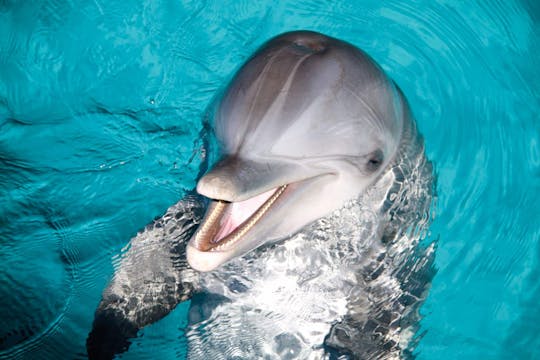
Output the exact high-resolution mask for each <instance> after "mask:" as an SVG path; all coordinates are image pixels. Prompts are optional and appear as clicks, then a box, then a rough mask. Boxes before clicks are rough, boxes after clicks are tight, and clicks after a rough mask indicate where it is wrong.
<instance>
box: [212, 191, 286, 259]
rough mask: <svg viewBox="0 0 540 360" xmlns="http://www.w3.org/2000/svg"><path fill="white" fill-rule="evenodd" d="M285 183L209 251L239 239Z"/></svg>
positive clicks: (253, 224) (260, 215)
mask: <svg viewBox="0 0 540 360" xmlns="http://www.w3.org/2000/svg"><path fill="white" fill-rule="evenodd" d="M286 188H287V185H282V186H280V187H279V188H277V189H276V191H275V192H274V193H273V194H272V196H270V198H268V200H266V201H265V202H264V204H262V205H261V207H260V208H258V209H257V211H255V212H254V213H253V215H251V216H250V217H249V218H248V219H247V220H246V221H244V222H243V223H242V224H241V225H240V226H239V227H238V228H236V229H235V230H234V231H233V232H231V233H230V234H229V235H227V236H226V237H225V238H223V239H221V240H220V241H219V245H218V246H216V247H213V248H211V249H210V251H223V250H225V248H226V247H229V246H231V245H232V244H234V243H235V242H237V241H238V240H240V239H241V238H242V237H243V236H244V235H245V234H246V233H247V232H248V231H249V230H250V229H251V228H252V227H253V226H255V224H256V223H257V222H258V221H259V220H260V219H261V218H262V217H263V216H264V214H266V212H267V211H268V210H269V209H270V207H272V205H273V204H274V203H275V202H276V200H277V199H278V198H279V197H280V196H281V194H283V192H284V191H285V189H286Z"/></svg>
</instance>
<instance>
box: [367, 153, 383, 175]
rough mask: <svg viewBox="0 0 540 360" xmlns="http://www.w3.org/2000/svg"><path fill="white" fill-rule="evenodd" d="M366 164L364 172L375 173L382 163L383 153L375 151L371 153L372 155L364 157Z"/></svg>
mask: <svg viewBox="0 0 540 360" xmlns="http://www.w3.org/2000/svg"><path fill="white" fill-rule="evenodd" d="M366 159H367V163H366V170H367V171H368V172H375V171H377V170H378V169H379V168H380V167H381V165H382V163H383V160H384V158H383V152H382V151H381V150H380V149H377V150H375V151H373V152H372V153H369V154H368V155H367V156H366Z"/></svg>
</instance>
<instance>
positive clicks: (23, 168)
mask: <svg viewBox="0 0 540 360" xmlns="http://www.w3.org/2000/svg"><path fill="white" fill-rule="evenodd" d="M295 29H311V30H316V31H321V32H324V33H326V34H329V35H332V36H335V37H338V38H341V39H344V40H347V41H349V42H352V43H353V44H355V45H357V46H359V47H361V48H362V49H364V50H365V51H367V52H368V53H369V54H371V55H372V56H373V57H374V58H375V59H376V60H377V61H378V62H379V63H380V64H381V65H382V66H383V68H384V69H385V70H386V71H387V72H388V73H389V74H390V76H391V77H392V78H394V79H395V80H396V81H397V82H398V84H399V85H400V87H401V88H402V89H403V91H404V93H405V94H406V95H407V97H408V98H409V100H410V102H411V106H412V109H413V111H414V113H415V114H416V118H417V122H418V126H419V129H420V131H421V132H422V133H423V134H424V137H425V142H426V148H427V155H428V157H429V158H430V159H431V160H432V161H433V162H434V164H435V168H436V173H437V177H438V180H437V193H438V198H437V202H436V204H435V212H436V218H435V220H434V222H433V224H432V226H431V232H430V239H432V240H435V241H437V244H438V249H437V257H436V267H437V275H436V276H435V278H434V280H433V283H432V288H431V291H430V295H429V297H428V299H427V301H426V303H425V305H424V306H423V309H422V312H423V314H424V319H423V320H422V324H421V334H422V336H423V338H422V340H421V342H420V344H419V346H418V348H417V349H416V354H417V359H434V358H437V359H540V335H539V334H540V305H538V300H537V299H538V298H540V285H539V284H540V283H539V281H538V278H539V276H540V244H539V240H540V221H539V215H540V212H539V210H538V209H539V208H540V119H539V115H538V114H539V113H540V112H539V110H540V84H539V81H540V57H539V56H538V54H540V5H539V3H538V2H536V1H535V0H529V1H525V0H523V1H521V2H517V1H502V0H501V1H495V0H494V1H478V2H470V1H468V2H462V1H442V0H439V1H412V2H411V1H386V2H384V4H381V2H380V1H356V2H352V1H334V2H328V3H326V2H322V1H296V2H293V1H282V2H279V4H275V3H274V2H273V1H267V2H257V3H256V2H250V1H220V2H218V1H215V2H202V1H183V2H178V1H170V2H169V1H146V2H135V1H124V2H117V3H112V4H110V3H108V2H105V1H102V0H95V1H91V2H69V1H60V0H55V1H46V2H37V1H34V2H26V3H23V2H20V3H16V2H14V1H11V2H10V1H2V2H0V35H1V36H0V299H1V302H0V358H2V359H64V358H65V359H74V358H85V347H84V344H85V338H86V336H87V334H88V331H89V330H90V328H91V323H92V319H93V313H94V310H95V308H96V306H97V304H98V301H99V299H100V296H101V291H102V290H103V288H104V287H105V286H106V284H107V282H108V281H109V279H110V277H111V275H112V272H113V264H114V263H115V261H116V260H117V259H118V256H119V254H120V251H121V249H122V247H123V246H124V245H125V244H126V243H127V242H128V240H129V239H130V238H131V237H132V236H133V235H134V234H135V233H136V232H137V230H140V229H141V228H142V227H143V226H144V225H146V224H147V223H149V222H150V221H151V220H152V219H153V218H154V217H156V216H159V215H160V214H162V213H163V212H164V211H165V209H166V208H167V207H168V206H170V205H171V204H173V203H175V202H176V201H177V200H178V199H179V198H181V197H182V195H183V194H184V193H185V192H186V191H187V190H189V189H191V188H193V186H194V184H195V181H196V178H197V175H198V172H199V168H200V165H201V162H202V160H203V158H204V157H205V156H206V155H207V154H205V153H204V150H203V148H202V145H203V144H202V140H201V131H203V129H202V125H201V124H202V119H203V117H204V113H205V109H206V107H207V106H208V104H209V103H210V102H211V100H212V97H213V96H214V95H215V93H216V91H218V90H219V88H220V87H221V86H223V85H224V84H225V83H226V82H227V79H228V78H229V76H230V75H231V73H232V72H233V71H234V70H235V68H237V67H238V66H239V65H240V64H241V63H242V62H243V61H244V60H245V59H246V57H248V56H249V55H250V54H251V53H252V52H253V51H254V50H255V49H256V48H257V47H258V46H259V45H260V44H262V43H263V42H264V41H265V40H267V39H268V38H270V37H272V36H274V35H276V34H278V33H280V32H283V31H288V30H295ZM186 311H187V304H182V305H181V306H179V307H178V308H177V309H176V310H175V311H174V312H173V313H171V314H170V315H169V316H168V317H166V318H165V319H163V320H161V321H159V322H157V323H156V324H154V325H152V326H150V327H148V328H147V329H145V330H144V332H143V335H142V336H141V337H140V338H138V339H137V340H135V343H134V344H133V345H132V347H131V348H130V351H129V352H128V353H126V354H124V355H122V356H121V358H123V359H150V358H159V359H174V358H182V357H183V355H184V353H185V346H186V342H185V339H184V337H183V328H184V326H185V324H186V321H187V319H186V318H187V315H186Z"/></svg>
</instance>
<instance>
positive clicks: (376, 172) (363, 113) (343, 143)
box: [87, 31, 432, 358]
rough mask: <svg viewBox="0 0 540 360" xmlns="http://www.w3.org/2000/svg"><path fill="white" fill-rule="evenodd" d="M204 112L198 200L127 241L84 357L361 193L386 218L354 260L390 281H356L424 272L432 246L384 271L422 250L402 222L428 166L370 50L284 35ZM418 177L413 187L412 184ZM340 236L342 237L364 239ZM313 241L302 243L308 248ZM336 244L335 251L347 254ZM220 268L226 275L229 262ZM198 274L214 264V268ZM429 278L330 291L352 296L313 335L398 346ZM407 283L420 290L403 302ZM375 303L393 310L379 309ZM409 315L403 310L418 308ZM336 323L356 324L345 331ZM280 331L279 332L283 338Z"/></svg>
mask: <svg viewBox="0 0 540 360" xmlns="http://www.w3.org/2000/svg"><path fill="white" fill-rule="evenodd" d="M211 112H212V114H213V121H214V122H213V128H214V130H215V135H216V138H217V140H218V142H219V144H220V146H221V150H222V157H221V159H220V160H219V161H218V162H217V163H216V164H215V165H214V166H213V167H212V168H211V170H210V171H208V172H207V173H206V174H205V175H204V176H202V177H201V178H200V180H199V182H198V183H197V189H196V190H197V193H198V194H200V195H202V196H203V197H204V198H206V200H204V199H202V198H201V197H200V195H196V194H194V195H190V196H188V197H186V198H185V199H184V200H182V201H180V202H179V203H178V204H176V205H175V206H173V207H171V208H170V209H169V210H168V211H167V213H166V214H165V215H164V216H163V217H162V218H161V219H159V220H157V221H156V222H154V223H153V224H151V225H149V226H148V227H147V228H146V229H145V230H144V231H142V232H141V233H139V234H138V235H137V236H136V237H135V238H134V239H133V240H132V241H131V248H130V250H129V251H127V252H126V254H124V257H123V259H122V262H121V264H120V267H119V268H118V269H117V270H116V273H115V276H114V278H113V280H112V281H111V284H110V285H109V286H108V288H107V289H106V290H105V292H104V295H103V299H102V301H101V303H100V305H99V307H98V310H97V311H96V317H95V320H94V324H93V329H92V332H91V333H90V335H89V338H88V340H87V348H88V352H89V355H90V357H91V358H110V357H112V356H113V355H114V354H115V353H119V352H122V351H125V350H126V349H127V346H128V345H129V341H128V339H129V338H132V337H135V336H136V334H137V331H138V329H140V328H142V327H143V326H145V325H147V324H149V323H152V322H154V321H157V320H158V319H159V318H161V317H163V316H165V315H166V314H167V313H168V312H169V311H171V310H172V309H173V308H174V307H175V306H176V305H177V304H178V303H179V302H180V301H184V300H186V299H188V298H190V297H191V296H192V295H193V294H195V293H196V292H199V291H202V292H204V291H207V292H216V291H214V290H215V289H216V288H219V287H221V285H220V283H219V281H224V280H219V281H217V280H216V279H217V278H219V279H224V278H225V277H224V276H221V275H220V274H221V273H220V271H221V270H220V269H222V268H224V267H226V266H228V264H229V263H230V262H235V261H236V263H235V265H234V266H233V269H237V268H242V265H241V259H242V258H243V257H244V256H247V255H248V254H254V253H255V254H256V253H263V252H264V253H265V254H264V255H263V256H267V253H268V252H269V251H271V250H269V247H271V246H274V245H275V244H280V242H281V241H282V240H284V239H290V238H291V237H293V236H294V235H295V234H298V233H299V232H302V231H304V230H305V229H307V228H308V227H309V226H311V225H310V224H313V223H314V222H316V221H317V220H318V219H323V218H326V219H335V217H334V218H332V215H331V214H335V211H337V210H339V209H342V208H343V207H344V206H345V205H346V204H348V203H349V202H350V201H353V202H354V201H356V200H357V199H359V198H362V196H364V197H366V198H369V199H372V200H369V201H371V203H369V201H367V200H365V199H364V200H363V201H364V207H363V208H362V209H364V208H365V207H366V205H365V204H367V203H369V204H371V205H369V206H370V207H371V210H370V211H371V212H373V213H375V214H378V217H379V218H380V220H377V225H376V226H374V228H375V230H374V234H376V235H377V239H378V240H377V241H376V242H373V246H372V247H373V248H377V249H379V250H377V251H374V250H373V251H371V252H365V254H366V255H365V257H366V261H365V263H364V264H363V265H360V264H353V265H351V266H349V267H348V269H349V270H350V269H353V270H354V271H355V274H357V275H358V278H357V281H358V282H361V283H362V284H363V286H364V288H363V289H364V291H367V289H371V291H374V292H377V293H380V294H382V293H385V294H386V292H387V291H390V288H389V286H390V285H388V284H389V283H390V282H389V281H386V282H382V283H381V284H382V285H381V284H379V285H377V286H375V285H373V284H375V283H374V282H373V281H375V280H374V279H375V277H373V276H372V273H371V272H369V273H370V275H369V279H371V280H366V279H367V278H366V279H364V278H362V279H363V280H361V275H360V274H363V273H364V272H366V271H368V270H366V269H368V268H369V269H372V268H376V269H377V271H378V275H377V276H379V275H380V273H382V272H383V270H381V268H383V269H387V270H384V271H387V272H388V276H390V277H393V278H392V279H393V280H392V281H393V282H392V284H394V282H395V283H396V284H400V283H410V282H411V279H412V278H415V276H416V277H418V278H421V277H423V276H424V275H425V273H427V272H429V271H428V270H429V269H430V266H431V257H430V258H427V257H426V259H427V260H425V261H423V262H422V265H417V266H416V267H411V266H409V267H407V269H409V270H407V271H401V272H399V274H398V272H396V271H392V270H391V266H397V265H396V264H398V263H399V264H401V265H400V266H404V267H405V265H404V264H406V263H407V261H408V260H407V256H405V255H403V254H405V253H406V251H409V252H410V253H411V254H415V255H414V256H413V255H411V256H412V257H415V258H419V257H422V254H424V255H426V254H428V252H429V251H428V252H424V253H422V254H420V255H419V254H418V253H416V252H414V251H413V250H411V249H413V248H414V247H415V246H416V244H417V243H418V236H416V238H415V237H414V236H411V235H410V234H405V233H404V232H403V231H401V230H400V228H402V227H411V224H413V223H415V222H417V221H419V220H418V216H412V215H410V214H412V213H413V212H415V211H417V212H420V213H422V212H426V211H427V210H426V209H429V206H430V201H431V188H432V185H431V172H432V170H431V165H430V164H429V162H428V161H427V160H426V159H425V157H424V151H423V143H422V139H421V137H420V136H419V135H418V133H417V131H416V126H415V124H414V121H413V118H412V115H411V113H410V110H409V107H408V104H407V101H406V99H405V98H404V96H403V94H402V92H401V90H400V89H399V88H398V87H397V85H396V84H395V83H394V82H393V81H392V80H391V79H390V78H389V77H388V76H387V75H386V74H385V73H384V71H383V70H382V69H381V68H380V66H379V65H377V64H376V63H375V61H374V60H373V59H371V58H370V57H369V56H368V55H367V54H366V53H364V52H363V51H361V50H359V49H358V48H356V47H354V46H353V45H351V44H348V43H346V42H343V41H340V40H337V39H334V38H331V37H328V36H325V35H322V34H319V33H315V32H310V31H296V32H290V33H285V34H282V35H280V36H277V37H275V38H273V39H272V40H270V41H268V42H267V43H266V44H264V45H263V46H262V47H261V48H260V49H259V50H258V51H257V52H256V53H255V54H254V55H253V56H252V57H251V58H250V59H249V60H248V61H247V62H246V63H245V64H244V65H243V66H242V67H241V68H240V69H239V70H238V72H237V73H236V75H235V76H234V78H233V79H232V81H231V82H230V84H229V85H228V87H227V88H226V89H225V90H224V92H223V94H222V96H221V97H220V99H219V101H217V102H216V103H215V104H214V107H213V108H212V109H211ZM411 184H413V185H411ZM415 186H416V187H417V190H418V191H413V190H411V189H414V187H415ZM407 187H411V189H408V190H407ZM396 189H397V190H396ZM404 189H405V190H404ZM396 193H400V194H401V195H399V196H396ZM365 194H368V195H365ZM373 194H375V195H373ZM418 194H420V195H418ZM373 199H376V200H373ZM207 202H209V203H208V206H207V209H206V214H205V215H204V216H202V213H203V211H204V210H203V206H204V204H206V203H207ZM411 202H417V203H418V204H419V205H418V208H417V209H414V208H412V207H411V206H410V203H411ZM404 204H407V206H405V205H404ZM405 208H407V209H406V210H405ZM356 209H357V210H358V208H356ZM411 209H412V210H411ZM358 211H360V210H358ZM428 218H429V216H428ZM336 222H337V221H336ZM413 225H414V224H413ZM424 225H425V224H424ZM325 226H326V225H325ZM336 227H337V225H336ZM325 229H326V230H327V231H332V230H329V229H330V228H329V227H328V226H327V227H325ZM302 239H304V238H303V237H302V238H301V239H300V240H298V241H303V240H302ZM389 239H390V240H389ZM392 239H393V240H392ZM397 239H401V240H397ZM404 239H405V240H404ZM340 241H341V240H340ZM346 241H347V244H349V245H350V244H354V243H357V242H362V241H363V239H357V238H347V239H346ZM400 241H401V243H400ZM397 243H399V246H397V247H396V248H395V249H394V248H392V246H394V245H395V244H397ZM272 244H274V245H272ZM366 244H368V243H367V242H366ZM369 244H372V243H369ZM302 246H304V245H302ZM317 246H318V245H317ZM315 247H316V246H315ZM369 247H371V245H370V246H367V245H366V248H369ZM143 248H144V250H143ZM263 248H264V249H265V250H264V251H262V250H256V249H263ZM310 251H311V250H306V251H304V254H303V256H305V257H307V258H309V257H310V256H311V255H312V254H310V253H309V252H310ZM314 251H315V250H314ZM308 253H309V254H308ZM387 253H391V254H392V255H388V256H386V254H387ZM383 255H384V256H383ZM250 256H251V255H250ZM269 256H270V255H269ZM340 256H341V258H337V259H345V258H346V256H345V255H341V254H340ZM411 256H409V257H411ZM186 259H187V263H188V264H189V266H188V265H187V263H186ZM238 259H240V260H239V261H240V265H238V261H237V260H238ZM370 259H371V260H370ZM250 261H252V260H250ZM335 261H341V260H335ZM360 262H362V261H358V263H360ZM383 263H384V264H385V265H384V266H382V265H381V264H383ZM264 264H265V263H264V262H261V263H260V264H259V265H257V266H262V267H264V266H266V265H264ZM143 267H144V268H143ZM246 268H247V266H246ZM340 269H341V268H340ZM293 270H294V269H293ZM338 270H339V269H338ZM226 271H227V276H229V275H230V274H231V271H232V270H230V269H227V270H226ZM234 271H236V270H234ZM240 271H241V270H240ZM336 271H337V270H336ZM339 271H341V270H339ZM339 271H337V272H336V274H338V275H337V276H338V277H339ZM343 271H345V270H343ZM370 271H371V270H370ZM373 271H375V270H373ZM292 272H294V271H292ZM206 273H208V274H212V273H215V274H216V276H214V277H213V278H212V280H208V279H210V278H208V277H206V278H205V274H206ZM259 273H260V271H259V272H257V271H255V272H254V274H259ZM290 273H291V270H290V269H289V270H288V272H287V274H290ZM253 276H256V275H253ZM355 276H356V275H355ZM205 279H206V280H205ZM404 279H407V280H406V281H405V280H404ZM216 281H217V282H216ZM339 281H341V280H338V282H339ZM347 281H349V280H347ZM349 282H350V281H349ZM349 282H345V281H344V282H343V283H344V284H345V283H349ZM236 283H238V281H236ZM418 283H422V284H423V285H422V286H420V285H418ZM426 283H427V281H425V280H418V281H417V282H416V283H415V284H417V285H415V287H414V289H412V290H411V289H407V288H406V287H405V286H402V285H395V284H394V285H392V288H391V289H393V290H392V291H394V292H396V293H397V292H399V294H398V295H399V296H397V295H396V296H397V297H395V298H394V296H390V297H387V300H386V301H385V300H380V302H379V303H376V304H375V303H374V304H371V305H369V306H367V305H365V302H362V301H360V300H359V298H358V297H354V298H351V295H350V294H352V293H353V291H352V290H350V291H348V292H345V291H344V292H343V293H341V292H338V293H336V294H337V295H336V296H341V297H342V298H344V299H345V300H346V303H347V304H348V305H346V306H344V307H343V309H345V310H336V313H339V312H340V311H341V315H339V316H336V317H335V318H328V319H325V320H324V322H325V324H327V325H325V326H326V327H325V329H327V330H325V331H327V333H328V335H327V337H326V338H323V339H321V338H320V336H319V338H317V339H318V340H315V342H317V341H319V342H320V343H321V346H322V343H323V342H324V343H325V345H326V346H327V348H326V350H325V351H327V352H328V351H330V352H331V349H334V350H335V351H339V353H338V355H339V354H347V355H348V356H350V357H352V358H364V357H368V358H369V357H370V356H375V357H377V356H379V355H380V354H381V353H383V352H385V351H386V353H387V354H396V353H401V352H402V351H403V349H404V347H406V346H405V345H403V343H399V341H398V340H396V339H395V338H394V337H391V336H390V335H389V334H391V333H392V334H394V333H398V330H396V329H399V328H400V326H403V325H399V321H401V320H402V319H405V318H406V316H405V314H414V313H415V311H414V310H417V308H418V306H419V304H420V303H421V300H422V299H423V295H422V294H423V293H424V292H425V289H426V286H427V285H426ZM210 284H211V285H210ZM216 284H217V285H216ZM227 284H229V283H227ZM227 284H225V283H223V284H222V285H223V286H224V287H227V286H229V285H227ZM368 285H369V286H368ZM247 287H249V286H247ZM247 287H246V286H244V288H247ZM353 288H354V287H353ZM209 289H210V290H209ZM374 289H376V290H374ZM357 290H358V289H356V290H355V291H356V292H358V291H357ZM235 291H236V290H235ZM235 291H233V292H235ZM242 291H244V290H242ZM217 292H219V293H220V295H225V296H226V297H227V294H229V295H230V294H232V293H231V292H230V291H225V290H224V291H217ZM380 294H379V295H380ZM372 295H373V296H371V298H381V299H383V298H384V297H385V296H386V295H385V296H379V297H377V296H375V295H374V294H372ZM405 295H406V296H408V297H409V298H410V299H415V300H414V301H413V300H410V301H409V302H408V303H406V304H402V303H401V301H402V300H401V299H403V298H404V296H405ZM231 296H232V295H231ZM233 297H234V296H233ZM231 298H232V297H231ZM398 298H399V300H398ZM409 298H408V299H409ZM392 299H393V300H392ZM193 304H194V305H192V306H195V304H196V302H195V303H193ZM321 304H324V301H322V302H321ZM361 304H363V305H361ZM398 305H399V306H398ZM250 306H251V305H250ZM370 309H371V310H370ZM381 309H384V311H387V312H388V313H391V315H389V316H388V317H386V318H384V319H383V320H381V319H380V313H381V312H382V311H383V310H381ZM411 309H412V310H411ZM368 310H369V311H368ZM370 313H373V315H370ZM366 314H367V315H366ZM407 316H409V317H408V321H409V322H411V318H412V319H416V317H415V316H416V315H407ZM310 321H311V320H310ZM321 321H322V320H321ZM396 321H397V322H396ZM372 323H375V324H378V325H377V326H378V327H376V328H377V331H378V332H377V334H379V332H382V333H383V335H381V336H383V337H384V336H386V337H384V339H385V340H384V341H382V340H381V341H382V342H381V343H380V344H379V343H376V344H375V343H373V344H367V343H366V341H364V340H365V339H367V338H370V339H371V338H374V337H373V336H371V335H373V334H371V333H369V332H367V330H365V327H366V326H368V324H372ZM332 324H333V326H332ZM344 329H345V330H344ZM363 329H364V330H363ZM374 329H375V328H374ZM381 329H383V330H381ZM391 329H394V330H393V332H392V331H391ZM298 331H299V332H296V333H294V335H291V336H292V337H293V338H294V339H304V340H305V339H307V338H308V337H309V336H307V335H306V334H301V333H300V332H301V330H298ZM362 332H366V333H365V334H362ZM343 333H347V334H348V336H349V335H350V334H357V335H354V336H352V335H350V336H349V337H351V336H352V337H351V338H347V339H346V340H343ZM370 334H371V335H370ZM355 336H356V338H355ZM370 336H371V337H370ZM392 336H393V335H392ZM278 337H279V336H277V335H276V336H275V338H278ZM360 338H361V339H360ZM280 339H284V338H283V337H281V338H280ZM287 339H289V338H287ZM359 339H360V340H359ZM362 339H364V340H362ZM304 340H302V341H304ZM276 341H277V340H276ZM280 341H281V340H280ZM287 341H289V340H287ZM305 341H306V342H307V340H305ZM284 344H286V343H285V342H283V341H281V342H280V345H279V346H278V347H279V348H280V349H281V348H283V347H284V346H286V345H284ZM374 344H375V345H374ZM276 346H277V345H276ZM309 346H311V347H313V346H314V345H313V344H311V345H309ZM378 347H381V349H378ZM383 347H384V348H383ZM193 348H195V345H194V346H193ZM336 349H337V350H336ZM366 349H370V350H369V351H368V350H366ZM373 349H375V350H373ZM203 351H204V350H203ZM208 354H210V352H208V353H207V356H209V355H208ZM216 354H217V353H216ZM261 354H262V353H261ZM261 354H259V355H261ZM298 354H304V355H305V353H302V352H299V353H298ZM366 354H368V355H366ZM369 354H371V355H369ZM377 354H379V355H377ZM215 356H217V355H215ZM253 356H255V355H253ZM261 356H262V355H261ZM299 356H300V355H299ZM302 356H303V355H302ZM194 357H195V356H194ZM300 358H301V356H300ZM377 358H385V357H377ZM386 358H390V357H386Z"/></svg>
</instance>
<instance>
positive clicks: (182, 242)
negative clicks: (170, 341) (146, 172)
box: [86, 194, 205, 359]
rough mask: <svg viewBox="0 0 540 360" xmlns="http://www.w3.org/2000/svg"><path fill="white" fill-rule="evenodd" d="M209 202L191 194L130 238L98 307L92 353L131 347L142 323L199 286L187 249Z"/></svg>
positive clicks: (106, 354)
mask: <svg viewBox="0 0 540 360" xmlns="http://www.w3.org/2000/svg"><path fill="white" fill-rule="evenodd" d="M204 205H205V201H204V199H203V198H202V197H200V196H197V195H195V194H193V195H188V196H186V197H185V198H184V199H182V200H181V201H179V202H178V203H177V204H175V205H173V206H172V207H170V208H169V209H168V210H167V212H166V213H165V214H164V215H163V216H162V217H161V218H159V219H157V220H155V221H154V222H152V223H151V224H150V225H148V226H146V228H145V229H144V230H143V231H141V232H139V233H138V234H137V235H136V236H135V237H134V238H133V239H131V241H130V244H129V249H128V250H127V251H126V252H125V253H124V254H123V255H122V259H121V261H120V265H119V266H118V267H117V269H116V271H115V274H114V277H113V279H112V280H111V282H110V283H109V285H108V286H107V288H106V289H105V291H104V292H103V297H102V300H101V301H100V304H99V306H98V308H97V310H96V313H95V317H94V322H93V324H92V330H91V332H90V333H89V335H88V338H87V341H86V348H87V352H88V356H89V358H90V359H112V358H113V357H114V355H115V354H119V353H122V352H125V351H127V350H128V348H129V345H130V339H133V338H135V337H136V336H137V333H138V331H139V330H140V329H142V328H143V327H144V326H146V325H149V324H151V323H154V322H156V321H158V320H159V319H161V318H163V317H164V316H166V315H167V314H168V313H169V312H171V311H172V310H173V309H174V308H175V307H176V306H177V305H178V304H179V303H180V302H182V301H185V300H187V299H189V298H190V297H191V296H192V294H193V293H194V292H196V291H197V287H198V275H197V272H195V271H194V270H193V269H191V268H190V267H189V265H188V264H187V262H186V259H185V257H186V256H185V251H186V244H187V241H188V240H189V239H190V238H191V236H192V234H193V232H194V231H195V228H196V227H197V225H198V224H199V222H200V220H201V218H202V215H203V213H204Z"/></svg>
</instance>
